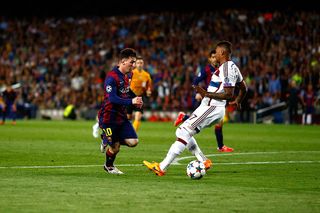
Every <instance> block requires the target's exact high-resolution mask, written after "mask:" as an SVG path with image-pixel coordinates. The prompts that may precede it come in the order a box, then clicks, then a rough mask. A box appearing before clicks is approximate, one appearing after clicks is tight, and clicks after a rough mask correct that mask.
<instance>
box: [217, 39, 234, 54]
mask: <svg viewBox="0 0 320 213" xmlns="http://www.w3.org/2000/svg"><path fill="white" fill-rule="evenodd" d="M217 47H222V48H223V49H225V50H226V51H227V52H228V53H229V55H231V54H232V44H231V42H229V41H220V42H219V43H218V44H217Z"/></svg>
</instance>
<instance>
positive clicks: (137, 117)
mask: <svg viewBox="0 0 320 213" xmlns="http://www.w3.org/2000/svg"><path fill="white" fill-rule="evenodd" d="M141 118H142V111H141V110H137V111H136V112H135V114H134V121H133V124H132V125H133V128H134V129H135V131H136V132H137V131H138V130H139V128H140V125H141Z"/></svg>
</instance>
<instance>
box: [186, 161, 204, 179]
mask: <svg viewBox="0 0 320 213" xmlns="http://www.w3.org/2000/svg"><path fill="white" fill-rule="evenodd" d="M205 174H206V167H205V166H204V164H203V162H201V161H198V160H193V161H191V162H190V163H189V164H188V166H187V175H188V177H190V178H191V179H193V180H198V179H200V178H202V177H203V176H204V175H205Z"/></svg>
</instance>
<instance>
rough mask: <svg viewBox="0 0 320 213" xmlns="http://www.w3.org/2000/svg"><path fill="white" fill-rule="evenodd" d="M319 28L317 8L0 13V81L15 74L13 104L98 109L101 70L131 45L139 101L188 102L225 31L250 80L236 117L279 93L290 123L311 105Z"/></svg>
mask: <svg viewBox="0 0 320 213" xmlns="http://www.w3.org/2000/svg"><path fill="white" fill-rule="evenodd" d="M319 31H320V14H319V13H317V12H311V11H308V12H304V11H286V12H282V11H269V12H262V11H261V12H259V11H252V10H250V11H249V10H237V9H230V10H222V11H211V12H201V13H200V12H193V13H192V12H189V13H183V12H180V13H174V12H159V13H148V14H141V15H128V16H115V17H108V16H106V17H48V18H40V17H32V18H31V17H26V18H9V17H0V87H3V86H5V85H9V84H16V83H20V84H21V87H19V89H18V100H17V103H18V104H19V105H20V106H29V107H30V106H31V107H32V109H33V110H39V109H63V108H64V107H66V106H67V105H68V104H73V105H74V106H75V107H76V109H79V110H82V111H85V110H97V109H98V108H99V106H100V103H101V100H102V97H103V89H102V84H103V81H104V77H105V75H106V72H107V71H109V70H110V69H111V68H112V67H113V66H114V65H115V64H116V57H117V53H118V52H119V50H121V49H123V48H125V47H132V48H135V49H136V50H137V51H138V53H139V55H141V56H143V58H144V59H145V65H146V67H145V69H146V70H147V71H148V72H150V74H151V76H152V79H153V82H154V84H153V86H154V88H153V89H154V90H153V94H152V96H151V98H150V99H149V100H148V101H147V102H146V105H145V108H146V110H148V109H149V110H162V111H167V110H170V111H181V110H182V111H191V110H192V109H194V108H195V107H196V106H197V104H199V103H197V102H196V101H195V99H194V91H193V89H192V87H191V85H192V82H193V79H194V78H195V77H196V76H197V73H199V72H200V70H201V69H204V67H205V65H206V64H207V56H208V54H209V52H210V50H212V49H213V48H214V45H215V43H216V42H217V41H219V40H228V41H230V42H232V43H233V56H232V59H233V60H234V61H235V62H236V63H237V64H238V66H239V68H240V70H241V72H242V74H243V76H244V78H245V81H246V83H247V85H248V87H249V91H248V94H247V97H246V100H245V102H244V105H243V112H242V113H241V120H242V121H244V122H245V121H249V116H248V114H249V112H250V111H254V110H257V109H261V108H263V107H266V106H272V105H274V104H276V103H279V102H283V101H284V102H287V103H288V107H289V113H290V115H289V116H290V122H294V117H292V116H295V114H296V109H295V108H297V109H299V108H302V109H304V110H306V107H311V106H313V107H314V108H313V111H312V113H315V112H316V108H315V107H316V104H317V98H318V96H319V88H320V78H319V72H320V36H319V35H320V32H319ZM310 95H311V96H312V97H311V100H310ZM296 105H297V106H296ZM290 110H291V111H290ZM228 112H230V113H231V112H232V109H229V110H228Z"/></svg>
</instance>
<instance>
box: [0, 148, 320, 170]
mask: <svg viewBox="0 0 320 213" xmlns="http://www.w3.org/2000/svg"><path fill="white" fill-rule="evenodd" d="M306 152H315V153H317V152H320V151H287V152H246V153H221V154H208V155H207V156H226V155H259V154H283V153H306ZM190 158H194V156H185V157H181V158H177V159H176V161H175V162H174V163H173V165H181V164H180V163H179V161H181V160H185V159H190ZM309 163H320V161H264V162H230V163H214V165H262V164H309ZM142 165H143V164H117V166H120V167H121V166H124V167H133V166H142ZM99 166H103V165H63V166H0V169H59V168H88V167H99Z"/></svg>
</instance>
